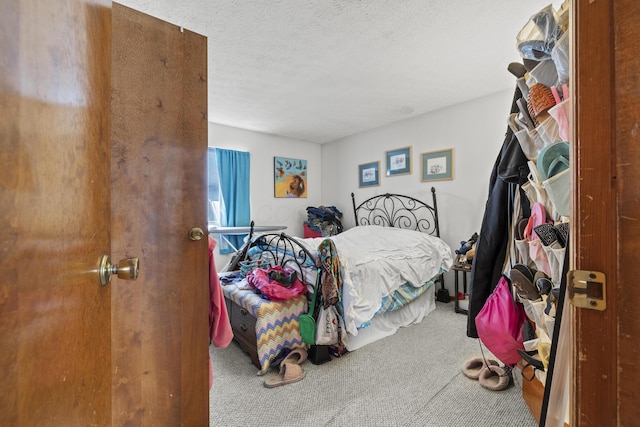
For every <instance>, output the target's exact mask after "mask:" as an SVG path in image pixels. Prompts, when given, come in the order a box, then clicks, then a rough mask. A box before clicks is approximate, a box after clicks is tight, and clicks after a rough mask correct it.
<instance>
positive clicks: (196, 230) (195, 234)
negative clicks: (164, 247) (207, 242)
mask: <svg viewBox="0 0 640 427" xmlns="http://www.w3.org/2000/svg"><path fill="white" fill-rule="evenodd" d="M203 237H204V231H202V228H200V227H193V228H192V229H191V230H189V238H190V239H191V240H196V241H197V240H202V238H203Z"/></svg>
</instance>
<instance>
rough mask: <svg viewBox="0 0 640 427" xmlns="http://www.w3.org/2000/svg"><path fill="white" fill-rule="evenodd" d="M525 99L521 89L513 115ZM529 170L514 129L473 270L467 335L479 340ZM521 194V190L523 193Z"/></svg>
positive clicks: (494, 180) (499, 162) (497, 167)
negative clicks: (481, 316) (517, 196)
mask: <svg viewBox="0 0 640 427" xmlns="http://www.w3.org/2000/svg"><path fill="white" fill-rule="evenodd" d="M521 97H522V93H521V92H520V89H519V88H518V87H516V91H515V94H514V97H513V102H512V103H511V113H517V112H518V111H519V110H518V105H517V104H516V101H517V100H518V99H520V98H521ZM528 174H529V168H528V166H527V158H526V156H525V155H524V153H523V151H522V148H520V143H519V142H518V139H517V138H516V136H515V134H514V133H513V131H512V130H511V127H509V126H508V127H507V133H506V134H505V139H504V142H503V144H502V148H501V150H500V153H499V154H498V158H497V159H496V162H495V164H494V166H493V170H492V172H491V178H490V180H489V198H488V199H487V203H486V206H485V211H484V216H483V218H482V226H481V229H480V235H479V237H478V241H477V243H476V253H475V256H474V258H473V265H472V267H471V279H470V286H469V310H468V312H469V314H468V317H467V336H469V337H473V338H478V332H477V330H476V316H477V315H478V313H479V312H480V310H481V309H482V307H483V306H484V303H485V301H486V300H487V298H488V297H489V295H491V292H493V289H494V288H495V287H496V286H497V285H498V280H499V279H500V276H501V275H502V272H503V270H504V266H505V261H506V260H507V249H508V247H509V238H510V234H509V230H510V228H511V219H512V212H513V199H514V195H515V192H516V191H518V188H519V185H521V184H524V183H525V182H527V175H528ZM520 191H521V190H520ZM520 200H521V201H522V209H523V213H524V215H525V216H528V215H529V211H530V207H529V202H528V199H527V198H526V196H525V194H524V193H523V192H521V197H520Z"/></svg>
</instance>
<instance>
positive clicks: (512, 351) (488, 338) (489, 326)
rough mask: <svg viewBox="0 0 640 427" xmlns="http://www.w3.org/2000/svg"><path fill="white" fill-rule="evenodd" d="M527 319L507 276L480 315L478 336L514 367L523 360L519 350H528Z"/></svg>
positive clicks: (477, 317)
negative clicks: (524, 333)
mask: <svg viewBox="0 0 640 427" xmlns="http://www.w3.org/2000/svg"><path fill="white" fill-rule="evenodd" d="M525 319H526V315H525V312H524V308H523V307H522V304H520V303H516V302H515V301H514V300H513V297H512V296H511V292H510V291H509V283H508V282H507V279H506V278H505V277H504V276H503V277H501V278H500V281H499V282H498V285H497V286H496V288H495V289H494V290H493V292H492V293H491V295H489V298H487V301H486V302H485V303H484V306H483V307H482V310H480V313H478V315H477V316H476V329H477V331H478V337H479V338H480V340H481V341H482V343H483V344H484V345H485V347H487V348H488V349H489V351H491V353H493V355H494V356H495V357H497V358H498V359H500V361H501V362H502V363H504V364H505V365H509V366H514V365H515V364H516V363H518V361H519V360H520V355H519V354H518V350H524V345H523V344H522V326H523V325H524V322H525Z"/></svg>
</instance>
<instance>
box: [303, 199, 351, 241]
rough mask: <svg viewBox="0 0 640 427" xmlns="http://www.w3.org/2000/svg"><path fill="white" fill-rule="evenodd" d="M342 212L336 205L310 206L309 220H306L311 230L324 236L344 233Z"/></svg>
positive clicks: (308, 211) (308, 210)
mask: <svg viewBox="0 0 640 427" xmlns="http://www.w3.org/2000/svg"><path fill="white" fill-rule="evenodd" d="M341 218H342V212H340V211H339V210H338V208H336V207H335V206H318V207H313V206H309V207H308V208H307V220H306V221H305V222H304V223H305V225H306V226H307V227H309V229H310V230H311V231H314V232H316V233H319V234H321V235H322V237H327V236H335V235H336V234H340V233H342V229H343V228H342V221H341Z"/></svg>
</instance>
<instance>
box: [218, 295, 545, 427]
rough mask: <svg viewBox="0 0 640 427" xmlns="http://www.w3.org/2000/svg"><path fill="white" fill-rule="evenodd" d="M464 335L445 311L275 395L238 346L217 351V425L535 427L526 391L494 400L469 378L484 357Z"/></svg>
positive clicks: (461, 319) (314, 368)
mask: <svg viewBox="0 0 640 427" xmlns="http://www.w3.org/2000/svg"><path fill="white" fill-rule="evenodd" d="M465 331H466V317H465V316H464V315H462V314H456V313H455V312H454V311H453V303H450V304H443V303H438V304H437V308H436V310H435V311H434V312H432V313H431V314H429V315H428V316H427V317H426V318H425V319H424V320H423V321H422V323H420V324H417V325H412V326H410V327H408V328H402V329H400V330H399V331H398V332H397V333H396V334H395V335H393V336H391V337H388V338H385V339H383V340H379V341H377V342H374V343H372V344H369V345H367V346H365V347H363V348H361V349H359V350H356V351H354V352H352V353H349V354H347V355H345V356H343V357H341V358H334V359H333V360H332V361H331V362H329V363H326V364H323V365H313V364H312V363H311V362H309V361H307V362H305V363H304V364H303V365H302V367H303V369H304V370H305V372H306V376H305V378H304V379H303V380H302V381H299V382H297V383H294V384H289V385H285V386H281V387H277V388H273V389H268V388H265V387H264V386H263V381H264V377H260V376H257V375H256V373H257V371H258V370H257V369H256V368H255V366H253V365H252V364H251V362H250V361H249V357H248V356H247V355H246V354H245V353H244V352H242V350H241V349H240V347H238V345H237V344H236V343H235V342H233V343H231V345H230V346H229V347H227V348H226V349H219V348H215V347H212V348H211V356H212V360H213V372H214V381H213V387H212V389H211V393H210V413H211V415H210V425H211V426H216V427H236V426H238V427H239V426H248V427H251V426H262V427H276V426H277V427H289V426H291V427H293V426H296V427H297V426H307V427H311V426H313V427H315V426H345V425H348V426H357V427H360V426H362V427H365V426H367V427H369V426H385V427H393V426H416V427H417V426H421V427H422V426H437V427H444V426H473V427H484V426H487V427H489V426H491V427H494V426H519V427H528V426H532V427H533V426H536V425H537V424H536V422H535V420H534V418H533V416H532V415H531V413H530V411H529V409H528V407H527V406H526V404H525V402H524V400H523V398H522V391H521V389H520V388H519V386H517V385H511V386H510V387H509V388H508V389H506V390H502V391H491V390H488V389H486V388H484V387H482V386H480V384H479V383H478V382H477V381H474V380H470V379H468V378H467V377H465V376H464V375H463V374H462V373H461V367H462V365H463V364H464V362H465V361H466V360H467V359H469V358H471V357H476V356H479V355H480V347H479V344H478V340H476V339H472V338H468V337H467V336H466V334H465ZM485 355H487V356H490V355H489V353H487V352H486V350H485ZM275 372H276V371H275V369H272V373H275Z"/></svg>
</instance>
